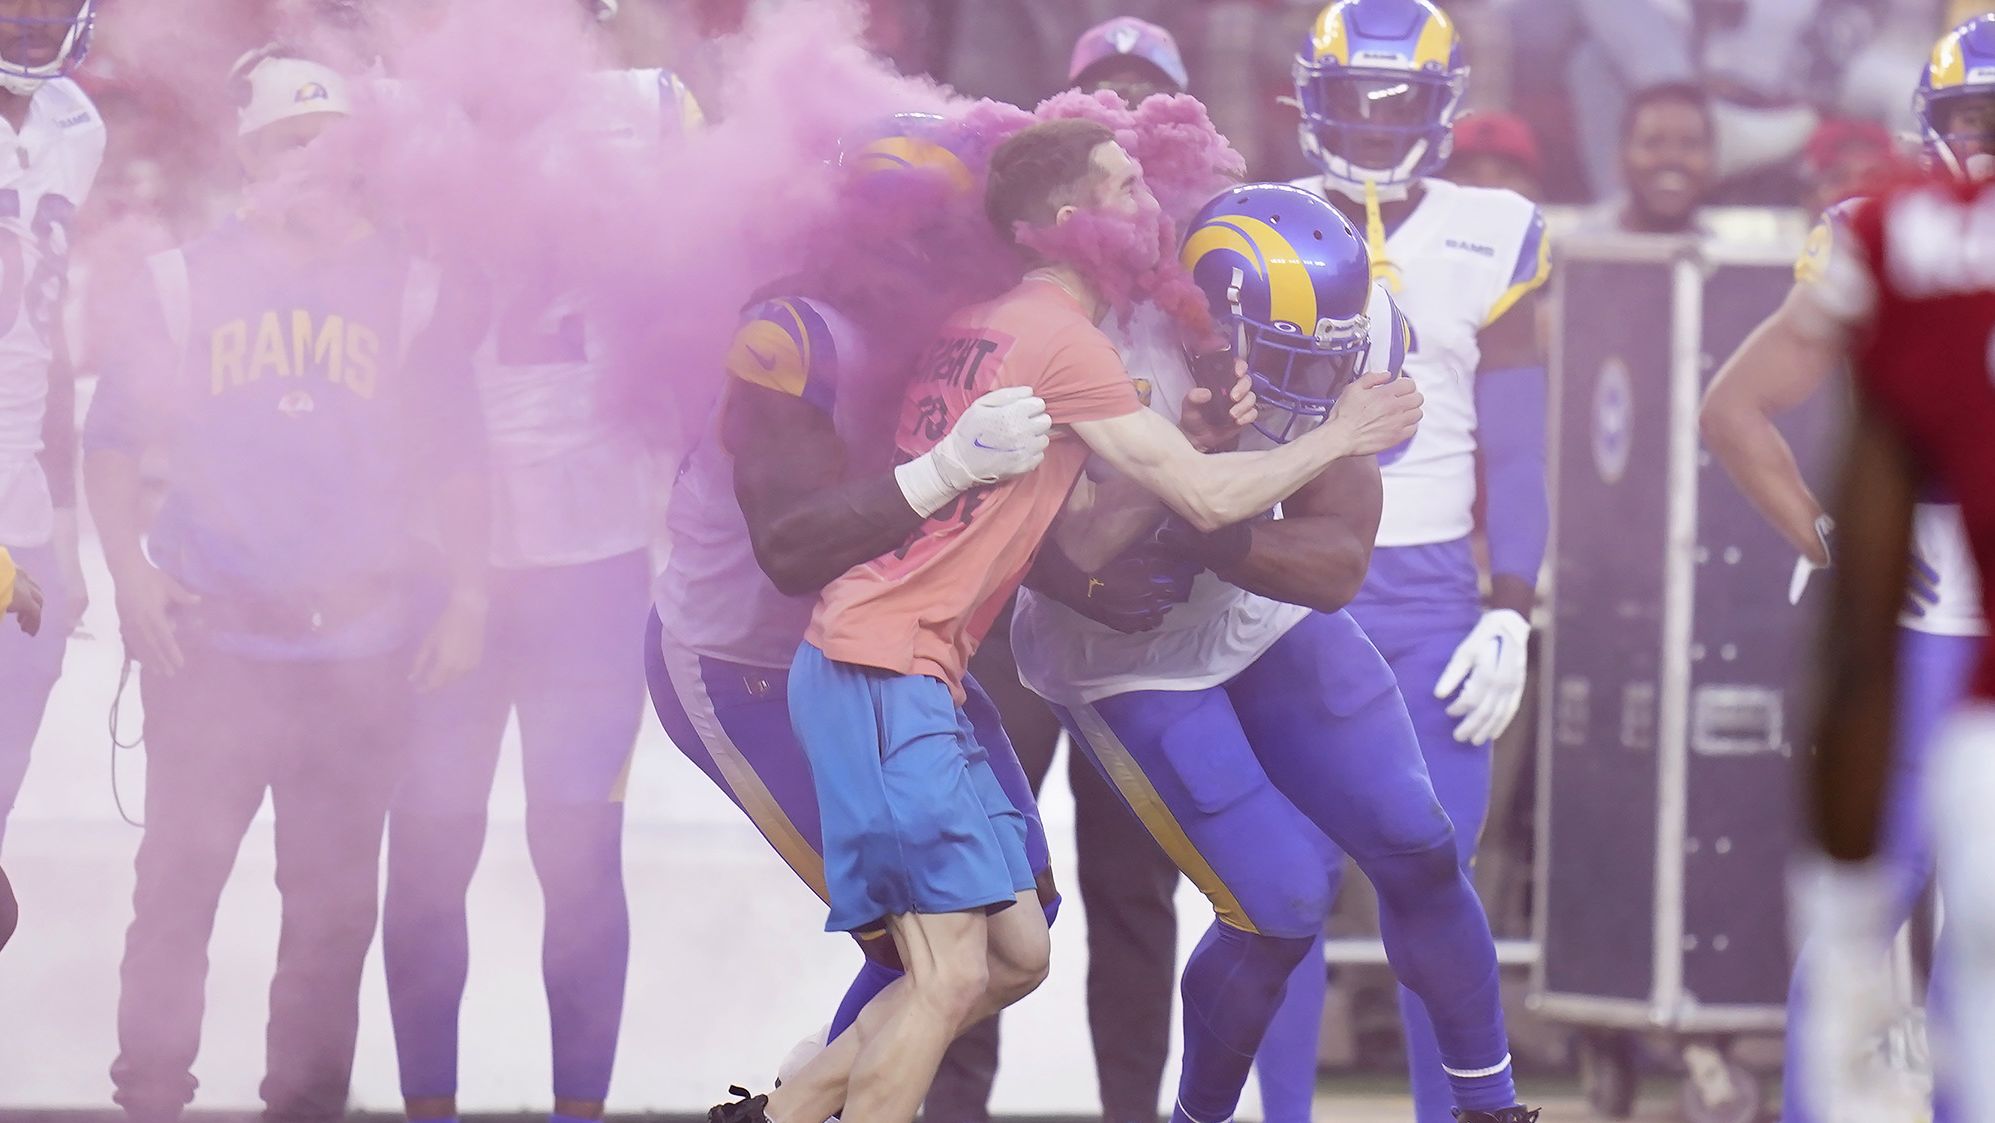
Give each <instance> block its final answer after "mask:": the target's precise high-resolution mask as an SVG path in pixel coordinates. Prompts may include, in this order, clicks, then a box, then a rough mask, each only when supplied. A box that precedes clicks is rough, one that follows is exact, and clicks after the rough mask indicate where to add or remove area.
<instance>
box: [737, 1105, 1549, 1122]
mask: <svg viewBox="0 0 1995 1123" xmlns="http://www.w3.org/2000/svg"><path fill="white" fill-rule="evenodd" d="M716 1110H718V1109H716ZM1455 1123H1538V1109H1537V1108H1533V1107H1525V1106H1523V1105H1522V1104H1519V1105H1517V1106H1516V1107H1506V1108H1504V1109H1503V1110H1502V1111H1463V1110H1462V1109H1461V1108H1456V1109H1455Z"/></svg>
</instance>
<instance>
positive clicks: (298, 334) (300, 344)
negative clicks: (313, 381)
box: [291, 308, 312, 375]
mask: <svg viewBox="0 0 1995 1123" xmlns="http://www.w3.org/2000/svg"><path fill="white" fill-rule="evenodd" d="M311 342H312V314H311V313H310V312H307V311H305V310H304V309H303V308H293V309H291V371H292V373H294V374H298V375H303V374H304V373H305V372H306V371H307V370H309V369H311V368H309V367H307V366H306V365H305V351H306V349H307V348H309V347H310V346H311Z"/></svg>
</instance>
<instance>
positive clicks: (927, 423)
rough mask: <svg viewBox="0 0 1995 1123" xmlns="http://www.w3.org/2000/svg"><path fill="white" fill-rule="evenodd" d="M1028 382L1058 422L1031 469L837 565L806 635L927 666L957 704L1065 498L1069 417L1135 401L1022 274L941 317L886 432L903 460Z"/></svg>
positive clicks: (1093, 339) (1101, 356) (831, 646)
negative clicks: (858, 559)
mask: <svg viewBox="0 0 1995 1123" xmlns="http://www.w3.org/2000/svg"><path fill="white" fill-rule="evenodd" d="M1006 386H1030V387H1031V388H1032V389H1033V391H1034V392H1035V393H1036V394H1038V395H1039V397H1041V398H1043V399H1045V401H1046V411H1047V413H1048V414H1049V415H1050V416H1051V417H1052V419H1053V423H1054V425H1055V428H1054V430H1053V443H1052V446H1051V447H1050V448H1048V449H1047V451H1046V460H1045V462H1044V463H1042V464H1040V466H1039V467H1038V468H1035V469H1034V470H1032V471H1031V472H1028V473H1026V474H1025V475H1023V476H1020V477H1018V478H1016V479H1012V480H1007V481H1005V482H1004V483H1000V484H995V485H992V486H990V487H983V488H978V489H976V490H975V491H971V492H968V493H966V494H964V495H963V496H961V497H959V498H958V499H957V500H956V501H955V502H953V503H951V504H949V505H948V506H946V507H944V508H942V509H941V510H939V511H937V512H935V514H934V515H933V516H932V517H931V518H929V520H928V521H927V522H926V523H924V524H923V525H922V527H921V529H920V530H918V531H916V532H915V533H914V534H913V535H912V536H911V537H909V539H908V540H907V541H906V542H905V543H902V545H901V547H900V549H898V550H895V551H894V552H892V553H889V554H883V555H881V556H880V557H878V558H875V559H873V560H872V561H870V562H867V563H866V564H864V565H861V566H857V567H855V568H853V569H850V570H848V571H846V573H845V574H844V576H842V577H839V578H838V579H837V580H835V581H833V582H832V583H831V584H830V585H827V586H825V589H824V593H823V595H822V596H821V598H820V599H819V601H818V605H817V611H816V613H815V614H813V615H812V617H811V623H810V631H809V635H808V638H809V639H810V641H811V642H812V643H813V644H815V645H817V647H818V648H819V649H820V650H822V651H823V652H824V653H825V654H826V655H827V656H829V657H831V658H833V659H836V660H839V661H840V662H845V663H857V664H860V665H862V666H868V667H880V668H882V669H885V670H889V671H896V672H899V673H901V674H913V675H932V676H934V677H936V678H939V679H941V680H942V681H944V682H946V683H948V684H949V689H950V690H951V691H952V692H953V693H954V694H955V695H956V697H957V699H958V700H959V701H960V700H961V698H962V696H963V686H962V684H963V672H964V669H965V668H966V667H968V666H969V663H970V655H971V653H972V652H974V651H976V649H977V645H978V644H979V643H981V642H982V641H983V638H984V634H985V633H986V632H988V631H989V630H990V627H991V622H992V621H993V620H994V619H996V617H997V614H998V612H999V611H1000V610H1001V609H1002V608H1003V607H1004V602H1005V601H1006V600H1007V599H1009V598H1010V596H1011V595H1012V593H1014V592H1016V591H1017V589H1018V585H1019V582H1020V581H1022V580H1024V578H1025V573H1026V570H1027V569H1029V568H1031V565H1032V558H1033V556H1034V555H1035V554H1037V553H1038V551H1039V543H1040V541H1041V540H1042V539H1043V538H1044V537H1045V536H1046V531H1047V528H1048V527H1050V526H1051V525H1052V524H1053V518H1054V516H1056V515H1058V514H1059V513H1060V508H1061V507H1062V506H1063V505H1064V504H1065V503H1066V501H1067V494H1068V492H1070V491H1072V490H1073V487H1074V481H1075V480H1076V479H1077V478H1078V477H1079V476H1080V473H1081V468H1082V466H1083V465H1084V464H1085V463H1086V462H1087V457H1088V450H1087V446H1086V445H1085V444H1083V443H1082V442H1081V440H1080V438H1079V437H1076V436H1074V434H1073V433H1072V431H1070V430H1068V429H1066V428H1064V427H1065V426H1067V425H1071V424H1073V423H1074V422H1077V421H1103V420H1107V419H1109V418H1112V417H1121V416H1123V415H1125V414H1131V413H1135V412H1136V411H1137V410H1139V409H1142V408H1143V404H1142V403H1141V402H1140V401H1138V400H1137V398H1136V390H1135V386H1134V384H1133V383H1131V382H1130V380H1129V374H1128V372H1127V371H1126V370H1125V369H1124V368H1123V365H1122V357H1121V356H1120V355H1119V354H1117V353H1116V350H1115V345H1114V344H1113V343H1110V342H1109V340H1108V337H1107V336H1106V335H1103V334H1102V332H1101V329H1099V328H1097V327H1095V325H1094V323H1093V322H1092V321H1091V320H1089V319H1088V317H1087V314H1086V312H1085V311H1083V309H1082V308H1081V306H1080V304H1079V302H1077V301H1076V300H1075V299H1074V298H1073V297H1072V296H1071V295H1069V294H1068V293H1067V291H1066V290H1065V289H1063V288H1061V287H1060V286H1059V285H1057V284H1053V283H1051V282H1048V281H1043V280H1029V281H1024V282H1021V283H1020V284H1019V285H1018V287H1016V288H1014V289H1012V290H1011V291H1010V292H1008V293H1006V294H1005V295H1003V296H1001V297H999V298H998V299H996V300H994V301H991V302H990V303H988V304H980V305H976V306H974V307H971V308H966V309H964V310H963V311H961V312H958V313H957V314H956V315H954V316H953V317H951V318H950V320H949V322H948V323H947V324H946V325H944V326H943V329H942V331H941V333H940V334H939V335H937V336H936V339H935V342H934V343H932V344H930V346H929V348H928V350H927V352H925V353H924V354H923V356H922V358H921V360H920V362H919V363H918V364H917V365H916V367H915V371H914V376H913V380H912V381H911V382H910V383H909V386H908V392H907V400H906V401H905V402H904V403H903V405H902V408H901V420H900V427H899V429H898V431H897V433H896V436H895V441H896V444H897V445H898V446H899V459H900V461H901V462H906V461H908V460H912V459H913V458H915V457H916V456H919V455H921V454H922V453H924V452H927V451H928V450H929V449H931V448H934V447H935V444H936V442H938V441H940V440H941V439H942V437H943V435H944V434H946V433H947V432H948V431H949V427H950V426H951V425H952V424H954V423H955V421H956V418H957V417H958V416H960V415H961V414H962V411H963V410H964V409H965V408H966V407H968V406H969V404H970V403H971V402H973V401H975V400H976V399H977V398H978V397H979V396H981V395H983V394H985V393H987V392H989V391H991V390H996V389H999V388H1001V387H1006Z"/></svg>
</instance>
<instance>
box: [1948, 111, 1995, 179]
mask: <svg viewBox="0 0 1995 1123" xmlns="http://www.w3.org/2000/svg"><path fill="white" fill-rule="evenodd" d="M1934 116H1935V118H1936V119H1935V120H1934V122H1933V124H1934V125H1935V126H1937V127H1938V129H1939V131H1940V134H1941V135H1942V136H1944V137H1946V143H1947V147H1948V148H1951V149H1952V150H1953V158H1954V159H1955V160H1956V161H1958V162H1959V163H1961V164H1962V165H1965V164H1966V163H1967V161H1968V160H1969V159H1970V158H1972V157H1975V156H1989V155H1995V97H1974V98H1962V99H1961V100H1959V101H1956V102H1953V103H1952V104H1949V105H1947V106H1945V107H1943V108H1942V109H1941V110H1940V111H1939V112H1938V113H1937V114H1935V115H1934Z"/></svg>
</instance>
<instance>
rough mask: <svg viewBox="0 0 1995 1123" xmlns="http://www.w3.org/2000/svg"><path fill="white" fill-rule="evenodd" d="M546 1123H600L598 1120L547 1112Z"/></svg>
mask: <svg viewBox="0 0 1995 1123" xmlns="http://www.w3.org/2000/svg"><path fill="white" fill-rule="evenodd" d="M547 1123H602V1120H600V1119H583V1118H582V1117H580V1116H576V1115H563V1114H561V1113H560V1112H558V1111H554V1112H549V1113H548V1116H547Z"/></svg>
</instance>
